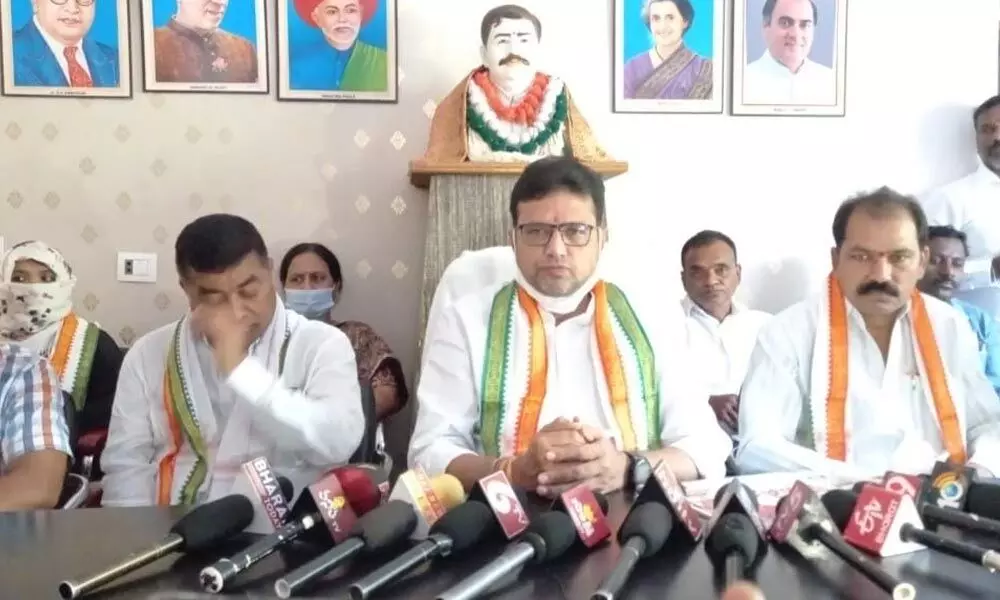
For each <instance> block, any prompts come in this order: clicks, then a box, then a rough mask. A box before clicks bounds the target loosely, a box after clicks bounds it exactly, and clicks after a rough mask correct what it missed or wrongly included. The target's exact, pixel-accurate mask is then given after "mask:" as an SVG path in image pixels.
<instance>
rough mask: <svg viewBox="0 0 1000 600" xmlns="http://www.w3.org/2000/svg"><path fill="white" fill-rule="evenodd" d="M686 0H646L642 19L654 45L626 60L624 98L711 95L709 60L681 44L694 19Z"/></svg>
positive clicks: (688, 98)
mask: <svg viewBox="0 0 1000 600" xmlns="http://www.w3.org/2000/svg"><path fill="white" fill-rule="evenodd" d="M694 17H695V14H694V7H693V6H691V3H690V2H689V1H688V0H646V2H645V6H643V9H642V20H643V21H644V22H645V23H646V27H647V28H649V32H650V33H651V34H652V35H653V47H652V48H650V49H649V51H648V52H645V53H643V54H640V55H639V56H636V57H634V58H632V59H631V60H629V61H628V62H627V63H625V97H626V98H631V99H648V100H655V99H660V100H690V99H696V100H705V99H708V98H711V97H712V61H711V60H709V59H706V58H704V57H701V56H698V55H697V54H695V53H694V52H692V51H691V49H690V48H688V47H687V46H686V45H684V34H685V33H687V31H688V29H689V28H690V27H691V24H692V22H693V21H694Z"/></svg>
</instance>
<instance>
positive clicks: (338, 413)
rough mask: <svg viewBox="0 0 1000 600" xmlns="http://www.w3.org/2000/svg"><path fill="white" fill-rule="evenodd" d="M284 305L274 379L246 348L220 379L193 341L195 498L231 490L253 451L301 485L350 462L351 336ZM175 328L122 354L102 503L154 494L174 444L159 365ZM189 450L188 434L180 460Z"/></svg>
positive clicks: (358, 418) (357, 398)
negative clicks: (200, 475)
mask: <svg viewBox="0 0 1000 600" xmlns="http://www.w3.org/2000/svg"><path fill="white" fill-rule="evenodd" d="M278 310H283V309H282V308H281V307H280V305H279V308H278ZM285 314H286V315H288V319H289V322H290V323H292V334H291V337H290V342H289V344H288V350H287V354H286V358H285V365H284V373H283V375H282V376H281V378H280V379H279V378H278V377H276V374H277V373H276V372H274V373H272V372H270V371H269V370H268V368H267V367H266V366H265V365H264V363H263V362H262V361H261V360H260V359H258V358H256V357H254V356H250V357H248V358H246V359H245V360H244V361H243V362H242V363H241V364H240V365H239V366H237V367H236V369H235V370H234V371H233V372H232V373H231V374H230V376H229V377H228V378H227V379H225V380H223V379H222V378H221V377H219V376H218V375H217V373H218V372H217V370H216V368H215V363H214V360H213V358H212V355H211V351H210V349H209V347H208V345H207V344H206V343H205V342H204V341H201V340H199V341H197V342H195V347H196V348H195V354H196V355H197V362H198V363H199V365H200V367H201V371H202V372H203V373H205V374H206V375H205V379H206V381H205V389H206V390H207V395H208V398H193V401H194V403H195V408H196V410H197V417H198V419H199V424H200V426H201V427H200V429H201V432H202V435H203V436H204V437H205V443H206V445H207V447H208V454H209V460H208V469H209V472H208V477H207V479H206V482H205V484H204V485H203V486H202V488H201V492H200V493H199V495H198V498H199V501H204V500H205V499H207V498H213V497H217V496H220V495H225V494H227V493H229V490H230V489H231V488H232V486H233V483H234V478H235V476H236V475H237V473H239V469H240V465H242V463H244V462H246V461H249V460H251V459H254V458H257V457H258V456H266V457H267V458H268V460H269V461H270V463H271V467H272V468H273V469H274V471H275V473H276V474H278V475H283V476H285V477H288V478H289V480H291V482H292V483H293V485H294V486H295V490H296V494H297V493H298V492H299V491H301V490H302V488H303V487H304V486H305V485H307V484H309V483H312V481H314V480H315V478H316V477H318V476H319V475H320V474H321V473H322V472H324V471H325V470H327V469H328V468H330V467H332V466H335V465H338V464H342V463H345V462H347V461H348V460H349V458H350V457H351V455H352V454H353V453H354V451H355V450H356V449H357V447H358V444H359V443H360V441H361V437H362V432H363V431H364V426H365V418H364V413H363V411H362V408H361V389H360V387H359V384H358V375H357V365H356V362H355V358H354V350H353V349H352V348H351V343H350V341H349V340H348V339H347V336H345V335H344V334H343V333H342V332H341V331H340V330H338V329H337V328H335V327H331V326H329V325H326V324H325V323H321V322H319V321H310V320H307V319H304V318H302V317H299V316H298V315H296V314H294V313H292V312H290V311H286V313H285ZM175 327H176V323H171V324H170V325H167V326H164V327H161V328H159V329H157V330H155V331H153V332H151V333H149V334H147V335H145V336H143V337H142V338H140V339H139V340H138V341H137V342H136V343H135V345H134V346H133V347H132V348H131V350H130V351H129V352H128V354H127V355H126V356H125V361H124V363H123V364H122V370H121V374H120V375H119V377H118V389H117V392H116V394H115V403H114V408H113V410H112V415H111V426H110V431H109V434H108V444H107V447H106V448H105V450H104V453H103V455H102V458H101V466H102V468H103V469H104V471H105V477H104V499H103V503H104V505H105V506H142V505H151V504H155V503H156V489H157V485H158V466H159V463H160V461H161V459H162V458H163V457H164V456H165V455H166V454H167V453H168V452H169V451H170V450H171V448H172V441H171V429H170V425H169V423H168V421H167V414H166V412H165V410H164V406H163V374H164V368H165V365H166V361H167V349H168V347H169V345H170V340H171V337H172V336H173V334H174V329H175ZM271 328H273V323H272V326H271V327H269V329H268V332H266V333H265V334H264V335H262V336H261V339H262V340H263V339H267V338H274V339H280V337H281V334H280V332H277V333H278V335H276V336H275V335H272V333H274V332H271V331H270V329H271ZM275 371H276V370H275ZM192 458H193V452H192V450H191V447H190V444H189V443H187V442H186V441H185V443H184V445H183V446H182V449H181V452H180V455H179V459H178V464H183V463H185V462H188V463H190V460H191V459H192ZM180 476H181V474H177V475H175V478H176V477H180ZM177 483H178V482H176V481H175V485H176V484H177Z"/></svg>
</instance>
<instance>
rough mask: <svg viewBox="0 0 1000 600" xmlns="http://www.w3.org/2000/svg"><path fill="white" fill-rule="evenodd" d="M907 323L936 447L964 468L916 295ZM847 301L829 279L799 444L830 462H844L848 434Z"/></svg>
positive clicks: (933, 343)
mask: <svg viewBox="0 0 1000 600" xmlns="http://www.w3.org/2000/svg"><path fill="white" fill-rule="evenodd" d="M909 323H910V327H911V328H912V333H913V335H911V336H910V337H911V339H912V340H913V345H914V353H915V356H916V357H917V365H918V369H919V371H920V381H921V384H922V385H923V390H924V391H925V393H929V394H930V396H931V399H932V400H933V404H934V409H935V412H936V413H937V419H938V424H939V427H940V430H941V441H942V444H943V446H944V448H945V450H947V452H948V455H949V457H950V459H951V460H952V461H954V462H957V463H959V464H963V463H965V460H966V451H965V445H964V443H963V441H962V431H961V426H960V424H959V421H958V415H957V414H956V412H955V404H954V402H953V401H952V398H951V392H950V391H949V388H948V381H947V374H946V371H945V368H944V363H943V362H942V360H941V353H940V350H939V349H938V345H937V340H936V339H935V337H934V329H933V327H932V326H931V321H930V318H929V317H928V316H927V307H926V306H925V304H924V299H923V297H922V296H921V295H920V292H918V291H914V292H913V295H912V296H911V298H910V314H909ZM848 327H849V325H848V321H847V300H846V299H845V298H844V294H843V291H842V290H841V289H840V284H839V283H837V280H836V278H834V277H833V276H832V275H831V276H830V277H828V279H827V290H826V294H823V300H822V302H821V303H820V313H819V316H818V319H817V325H816V339H815V342H814V343H815V345H814V347H813V360H812V371H811V377H810V382H811V383H810V386H811V389H810V391H809V414H808V415H804V417H805V418H804V419H803V422H802V426H800V431H799V435H798V438H799V440H798V441H799V443H800V444H802V445H804V446H811V447H812V448H814V449H815V450H816V451H817V452H819V453H821V454H824V455H826V456H827V457H828V458H832V459H835V460H840V461H843V460H846V457H847V447H848V443H849V439H848V438H849V434H848V433H847V431H846V429H847V427H846V424H845V421H846V414H847V390H848V383H849V373H848V362H849V361H848V352H849V348H848Z"/></svg>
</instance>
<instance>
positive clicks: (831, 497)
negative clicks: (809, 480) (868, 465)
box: [823, 486, 1000, 571]
mask: <svg viewBox="0 0 1000 600" xmlns="http://www.w3.org/2000/svg"><path fill="white" fill-rule="evenodd" d="M823 504H824V505H825V506H826V509H827V510H828V511H829V512H830V516H831V517H832V518H833V520H834V522H835V523H836V524H837V527H839V528H840V529H841V530H842V531H843V532H844V539H845V540H847V541H848V542H849V543H851V544H852V545H853V546H856V547H858V548H861V549H862V550H866V551H868V552H870V553H872V554H875V555H876V556H896V555H898V554H903V553H906V552H912V551H916V550H921V549H923V548H929V549H931V550H936V551H938V552H940V553H942V554H947V555H949V556H954V557H955V558H960V559H962V560H964V561H967V562H971V563H976V564H979V565H982V566H984V567H986V568H987V569H989V570H990V571H996V570H997V569H1000V553H997V552H995V551H993V550H987V549H986V548H981V547H979V546H976V545H974V544H967V543H965V542H959V541H955V540H951V539H948V538H946V537H943V536H940V535H938V534H936V533H931V532H929V531H925V530H924V529H923V524H922V523H921V522H920V517H919V516H918V515H917V508H916V506H914V504H913V500H912V499H911V498H910V497H909V496H903V495H900V494H895V493H893V492H890V491H889V490H886V489H883V488H879V487H876V486H867V487H866V488H865V489H864V490H863V491H862V492H861V494H860V495H859V494H855V493H854V492H851V491H848V490H831V491H829V492H827V493H826V494H824V495H823Z"/></svg>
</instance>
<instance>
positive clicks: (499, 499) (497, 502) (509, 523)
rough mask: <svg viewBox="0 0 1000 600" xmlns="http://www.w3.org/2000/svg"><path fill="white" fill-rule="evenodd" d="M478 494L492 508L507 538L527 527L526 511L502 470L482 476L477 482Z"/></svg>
mask: <svg viewBox="0 0 1000 600" xmlns="http://www.w3.org/2000/svg"><path fill="white" fill-rule="evenodd" d="M478 488H479V492H480V494H481V495H482V496H483V498H484V499H485V500H486V503H487V504H489V505H490V508H492V509H493V514H494V516H496V519H497V522H498V523H499V524H500V527H501V528H502V529H503V532H504V535H506V536H507V539H508V540H509V539H511V538H513V537H514V536H516V535H519V534H520V533H521V532H523V531H524V530H525V529H527V528H528V522H529V521H528V513H526V512H525V510H524V507H523V506H521V501H520V500H518V499H517V495H516V494H514V488H512V487H510V482H509V481H507V477H506V476H505V475H504V474H503V472H502V471H497V472H496V473H492V474H490V475H487V476H486V477H483V478H482V479H480V480H479V482H478Z"/></svg>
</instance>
